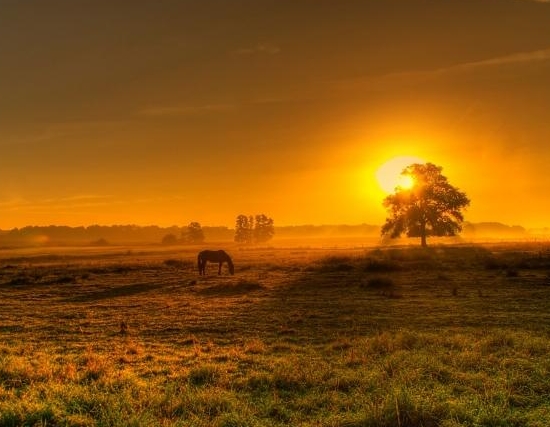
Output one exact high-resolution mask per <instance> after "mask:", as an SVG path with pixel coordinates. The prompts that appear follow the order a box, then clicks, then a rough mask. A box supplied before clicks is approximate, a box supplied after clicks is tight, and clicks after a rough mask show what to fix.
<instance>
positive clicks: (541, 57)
mask: <svg viewBox="0 0 550 427" xmlns="http://www.w3.org/2000/svg"><path fill="white" fill-rule="evenodd" d="M548 1H549V2H550V0H548ZM547 59H550V48H547V49H540V50H534V51H530V52H519V53H513V54H511V55H505V56H498V57H495V58H489V59H484V60H481V61H473V62H465V63H463V64H457V65H453V66H451V67H446V68H440V69H438V70H435V71H434V72H436V73H446V72H450V71H461V70H471V69H475V68H483V67H491V66H498V65H506V64H518V63H526V62H536V61H545V60H547Z"/></svg>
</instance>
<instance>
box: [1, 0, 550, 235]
mask: <svg viewBox="0 0 550 427" xmlns="http://www.w3.org/2000/svg"><path fill="white" fill-rule="evenodd" d="M113 3H114V4H113ZM0 11H1V13H0V58H1V59H0V61H1V63H0V149H1V152H2V156H0V228H2V229H8V228H12V227H22V226H25V225H50V224H65V225H89V224H94V223H98V224H130V223H134V224H142V225H145V224H158V225H186V224H188V223H189V222H190V221H199V222H200V223H201V224H203V225H227V226H233V225H234V221H235V217H236V216H237V215H238V214H241V213H245V214H256V213H265V214H267V215H269V216H271V217H273V218H274V220H275V224H276V225H290V224H323V223H325V224H326V223H331V224H336V223H348V224H357V223H369V224H381V223H382V222H383V221H384V218H385V212H384V210H383V208H382V205H381V201H382V199H383V197H384V194H383V192H382V190H381V189H380V188H379V186H378V184H377V182H376V179H375V172H376V170H377V168H378V167H379V166H380V165H381V164H382V163H384V162H385V161H386V160H388V159H390V158H392V157H393V156H400V155H411V156H417V157H421V158H423V159H426V161H431V162H433V163H436V164H438V165H440V166H442V167H443V172H444V174H445V175H446V176H447V177H448V178H449V180H450V182H451V183H452V184H453V185H455V186H457V187H459V188H460V189H461V190H462V191H465V192H466V193H467V195H468V196H469V197H470V199H471V206H470V208H469V209H468V210H467V212H466V220H468V221H472V222H480V221H500V222H504V223H507V224H510V225H512V224H520V225H524V226H526V227H541V226H550V218H549V217H550V198H549V197H547V196H546V194H547V193H548V191H549V190H550V174H549V173H547V170H548V165H549V164H550V113H549V111H550V30H549V29H550V3H548V2H543V1H529V0H476V1H464V0H446V1H440V2H426V1H420V0H401V1H398V0H393V1H387V0H384V1H382V0H380V1H375V0H373V1H356V0H344V1H338V2H335V1H331V0H292V1H290V0H289V1H283V0H269V1H268V0H249V1H242V0H234V1H231V2H222V1H214V0H210V1H208V0H206V1H204V2H197V1H185V0H182V1H172V0H170V1H168V0H160V1H156V2H145V1H133V2H125V1H121V2H108V1H103V0H95V1H88V0H83V1H78V2H75V1H71V0H65V1H60V0H51V1H48V2H44V1H39V0H27V1H24V2H21V1H15V0H4V1H2V3H1V5H0Z"/></svg>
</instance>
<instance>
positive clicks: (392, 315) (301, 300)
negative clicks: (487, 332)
mask: <svg viewBox="0 0 550 427" xmlns="http://www.w3.org/2000/svg"><path fill="white" fill-rule="evenodd" d="M490 256H491V252H490V251H489V250H487V249H486V248H483V247H477V246H458V247H433V248H427V249H421V248H402V249H396V248H391V249H377V250H374V251H370V252H366V253H364V254H361V255H359V256H355V257H345V258H342V257H327V258H325V259H323V258H321V259H317V260H314V261H312V262H310V263H309V264H308V265H307V266H303V267H305V268H303V269H302V270H301V272H299V273H298V274H295V275H294V276H292V277H289V278H288V281H285V279H283V281H282V282H278V283H277V284H275V285H270V284H269V279H266V282H265V285H264V283H263V280H261V279H260V280H259V282H257V283H256V282H252V281H251V282H247V281H246V278H243V279H242V280H243V282H242V283H244V285H242V286H241V287H239V286H238V285H214V286H211V287H209V288H206V289H203V290H202V291H200V292H197V293H196V295H197V296H198V297H201V296H224V295H227V296H235V295H242V296H243V299H242V300H241V301H235V302H228V303H227V304H226V306H220V307H219V308H218V310H217V312H212V313H211V314H210V313H209V314H210V315H208V314H205V315H203V314H199V316H201V317H200V326H201V328H200V333H204V334H206V335H207V336H208V335H209V333H208V331H212V335H211V336H210V338H212V339H216V336H215V334H216V332H218V331H220V330H224V331H225V336H224V337H223V338H224V339H227V338H229V337H228V335H230V334H231V333H235V334H240V337H239V336H235V339H238V338H242V337H243V333H244V334H245V335H246V334H247V331H250V334H251V336H253V335H256V336H258V335H259V336H262V337H266V338H268V339H269V337H271V339H276V340H278V339H283V340H286V341H288V342H290V343H303V342H309V343H325V342H327V340H332V339H334V337H338V336H339V337H341V336H347V335H371V334H373V333H379V332H381V331H386V330H394V331H395V330H400V329H411V328H412V329H415V330H418V331H433V330H437V329H444V330H446V329H449V328H480V327H488V328H491V327H512V328H517V329H531V330H533V329H541V328H546V327H548V326H550V325H548V324H547V322H546V323H545V322H542V323H541V317H540V316H537V315H535V314H536V313H545V312H548V311H549V310H550V298H548V297H549V296H550V295H546V297H542V296H541V295H539V294H540V293H541V292H543V293H544V292H547V291H545V290H544V287H543V286H537V283H538V282H537V281H536V280H538V279H536V280H535V279H533V282H532V283H533V286H531V285H530V284H521V286H519V285H518V284H515V283H512V282H510V281H509V280H508V281H507V280H506V277H505V275H504V273H502V274H500V272H499V274H497V275H495V274H494V272H493V271H491V270H487V268H486V262H487V259H488V258H489V257H490ZM342 266H345V268H344V267H342ZM261 268H262V267H261V266H259V267H258V271H250V270H247V273H246V274H248V275H261V274H262V273H263V271H262V270H261ZM539 281H540V282H541V283H540V284H541V285H543V284H544V283H542V279H540V280H539ZM378 282H383V283H391V284H392V285H391V291H388V290H387V289H386V288H385V287H384V288H383V289H381V288H380V287H377V286H370V284H372V283H378ZM249 285H253V286H249ZM262 287H264V288H266V290H268V292H266V293H264V294H263V295H262V297H261V299H259V300H258V299H254V300H251V299H249V300H247V298H246V295H245V294H247V293H248V292H251V291H254V290H256V289H261V288H262ZM546 288H547V287H546ZM455 289H457V290H458V292H454V291H453V290H455ZM480 289H482V290H483V293H482V294H483V296H484V297H483V298H481V297H480V295H481V294H480ZM547 293H548V292H547ZM206 310H209V309H208V308H207V309H205V311H206ZM518 313H535V314H533V315H532V316H523V317H522V316H518ZM243 325H250V326H253V327H248V328H246V327H243ZM192 332H195V333H197V331H196V330H193V331H192Z"/></svg>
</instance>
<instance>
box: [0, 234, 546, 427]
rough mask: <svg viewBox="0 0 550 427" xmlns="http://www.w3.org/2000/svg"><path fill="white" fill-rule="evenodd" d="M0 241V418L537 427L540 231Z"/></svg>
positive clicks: (541, 393) (541, 353)
mask: <svg viewBox="0 0 550 427" xmlns="http://www.w3.org/2000/svg"><path fill="white" fill-rule="evenodd" d="M199 249H200V248H189V247H185V248H172V249H167V248H161V247H139V248H138V247H136V248H122V247H109V248H100V249H86V248H74V249H71V248H59V249H53V248H52V249H33V250H2V251H0V426H2V427H4V426H20V425H28V426H197V427H200V426H204V427H206V426H218V427H222V426H225V427H230V426H288V425H292V426H341V427H344V426H345V427H360V426H365V427H374V426H387V427H390V426H402V427H406V426H425V427H431V426H445V427H451V426H495V427H496V426H502V427H504V426H540V427H543V426H548V425H550V339H549V338H550V276H549V274H550V245H549V244H543V243H517V244H498V245H497V244H492V245H485V246H482V245H467V246H461V245H438V246H435V245H434V246H433V247H429V248H427V249H421V248H417V247H382V248H350V249H320V248H314V247H302V248H300V247H297V248H286V249H283V248H264V249H259V248H258V249H253V248H250V249H239V248H237V247H232V246H229V247H226V249H228V252H229V253H230V254H231V255H232V257H233V261H234V263H235V275H234V276H230V275H228V274H227V267H226V266H224V267H223V269H222V272H223V273H224V274H222V275H221V276H218V275H217V265H216V264H209V265H208V266H207V275H206V276H199V275H198V271H197V266H196V254H197V252H198V250H199Z"/></svg>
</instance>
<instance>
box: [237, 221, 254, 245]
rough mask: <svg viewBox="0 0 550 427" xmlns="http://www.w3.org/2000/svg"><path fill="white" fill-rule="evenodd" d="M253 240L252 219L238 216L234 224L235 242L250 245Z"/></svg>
mask: <svg viewBox="0 0 550 427" xmlns="http://www.w3.org/2000/svg"><path fill="white" fill-rule="evenodd" d="M253 240H254V217H252V216H246V215H239V216H238V217H237V221H236V224H235V242H237V243H252V241H253Z"/></svg>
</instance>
